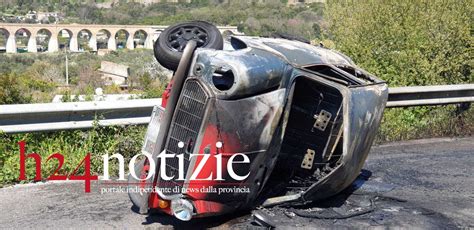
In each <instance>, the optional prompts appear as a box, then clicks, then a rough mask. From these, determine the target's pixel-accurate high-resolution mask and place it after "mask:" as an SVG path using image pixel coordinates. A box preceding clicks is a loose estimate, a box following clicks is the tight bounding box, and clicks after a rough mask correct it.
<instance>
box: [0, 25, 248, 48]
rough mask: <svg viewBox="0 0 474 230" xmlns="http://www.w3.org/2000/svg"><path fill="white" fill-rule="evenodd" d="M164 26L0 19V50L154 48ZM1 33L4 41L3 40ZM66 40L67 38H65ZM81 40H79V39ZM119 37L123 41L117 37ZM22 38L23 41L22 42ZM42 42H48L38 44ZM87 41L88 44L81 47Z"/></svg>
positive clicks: (226, 29)
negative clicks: (21, 22) (32, 21)
mask: <svg viewBox="0 0 474 230" xmlns="http://www.w3.org/2000/svg"><path fill="white" fill-rule="evenodd" d="M166 27H167V26H150V25H96V24H90V25H86V24H17V23H0V52H7V53H17V52H18V51H20V49H21V50H22V52H32V53H36V52H44V51H46V52H56V51H59V50H61V49H67V50H70V51H71V52H79V51H83V50H85V49H88V50H92V51H97V50H98V49H106V50H116V49H119V48H125V49H135V48H145V49H153V43H154V41H156V39H157V38H158V36H159V34H160V33H161V31H163V30H164V29H165V28H166ZM218 29H219V30H220V31H221V33H224V32H231V33H234V34H239V32H238V30H237V27H235V26H218ZM2 34H3V42H2ZM65 40H67V41H65ZM80 40H81V41H82V43H81V42H79V41H80ZM119 40H122V41H119ZM21 41H23V43H22V42H21ZM39 43H44V44H47V45H44V46H43V45H39ZM84 43H85V44H87V48H85V47H84Z"/></svg>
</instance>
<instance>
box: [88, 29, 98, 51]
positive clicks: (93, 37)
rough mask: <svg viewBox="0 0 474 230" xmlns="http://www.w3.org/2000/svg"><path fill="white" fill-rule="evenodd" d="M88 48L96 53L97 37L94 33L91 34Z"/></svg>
mask: <svg viewBox="0 0 474 230" xmlns="http://www.w3.org/2000/svg"><path fill="white" fill-rule="evenodd" d="M89 47H90V48H91V49H92V50H93V51H97V36H96V34H95V33H92V35H91V38H90V39H89Z"/></svg>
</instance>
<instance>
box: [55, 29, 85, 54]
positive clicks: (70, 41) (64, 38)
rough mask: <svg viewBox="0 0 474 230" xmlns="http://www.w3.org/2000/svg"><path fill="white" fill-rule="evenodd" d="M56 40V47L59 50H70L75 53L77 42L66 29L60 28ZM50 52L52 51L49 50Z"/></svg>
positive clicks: (72, 34)
mask: <svg viewBox="0 0 474 230" xmlns="http://www.w3.org/2000/svg"><path fill="white" fill-rule="evenodd" d="M55 36H56V39H57V47H58V49H60V50H72V51H77V48H78V47H77V40H76V37H75V36H74V33H73V32H72V31H71V30H69V29H66V28H61V29H59V30H58V33H57V34H56V35H55ZM52 40H53V39H51V40H50V41H52ZM71 45H72V46H71ZM51 51H52V50H51Z"/></svg>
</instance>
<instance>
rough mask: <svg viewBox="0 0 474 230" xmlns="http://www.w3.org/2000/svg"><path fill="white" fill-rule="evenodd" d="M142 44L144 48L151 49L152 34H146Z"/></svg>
mask: <svg viewBox="0 0 474 230" xmlns="http://www.w3.org/2000/svg"><path fill="white" fill-rule="evenodd" d="M144 46H145V49H153V34H150V33H149V34H147V36H146V39H145V45H144Z"/></svg>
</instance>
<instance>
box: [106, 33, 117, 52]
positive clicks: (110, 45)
mask: <svg viewBox="0 0 474 230" xmlns="http://www.w3.org/2000/svg"><path fill="white" fill-rule="evenodd" d="M107 49H108V50H116V49H117V42H116V41H115V35H110V37H109V40H108V41H107Z"/></svg>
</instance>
